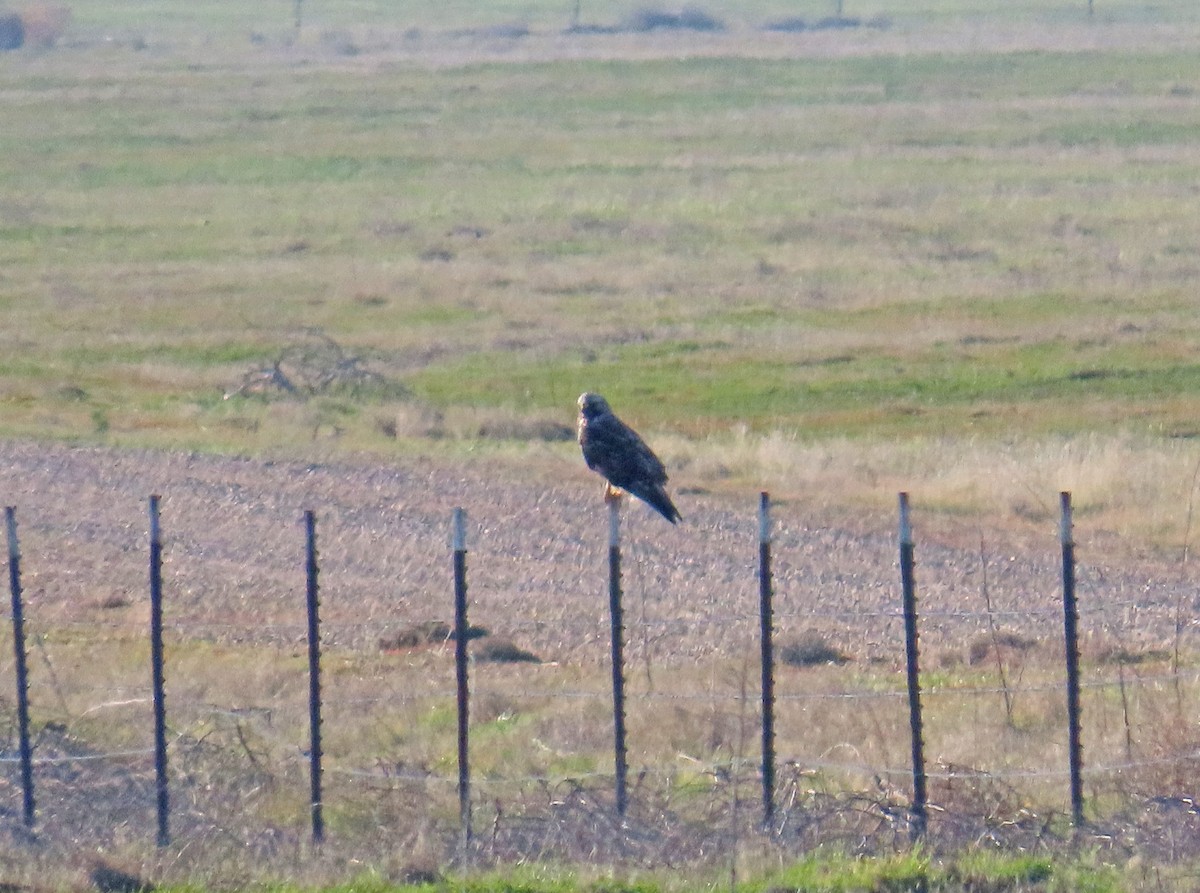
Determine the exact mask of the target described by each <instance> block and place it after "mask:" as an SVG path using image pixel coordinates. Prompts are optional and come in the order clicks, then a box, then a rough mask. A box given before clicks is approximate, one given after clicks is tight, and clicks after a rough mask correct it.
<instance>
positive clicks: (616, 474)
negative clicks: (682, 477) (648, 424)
mask: <svg viewBox="0 0 1200 893" xmlns="http://www.w3.org/2000/svg"><path fill="white" fill-rule="evenodd" d="M579 446H580V448H581V449H582V450H583V458H584V461H585V462H587V464H588V468H590V469H591V470H592V471H596V472H599V473H600V474H602V475H604V477H605V479H606V480H607V481H608V483H607V484H606V485H605V487H604V498H605V500H609V499H615V498H617V497H619V496H620V495H621V491H622V490H628V491H629V492H630V493H632V494H633V495H634V496H636V497H637V498H638V499H640V500H642V502H644V503H646V504H647V505H649V506H650V507H651V508H653V509H654V510H655V511H657V512H658V513H659V514H660V515H662V516H663V517H664V518H666V519H667V520H668V521H670V522H671V523H672V524H674V523H675V522H676V521H680V520H682V518H680V515H679V512H678V511H677V510H676V508H675V506H674V505H673V504H672V503H671V497H669V496H668V495H667V491H666V489H665V484H666V483H667V470H666V469H665V468H663V464H662V462H660V461H659V459H658V456H656V455H654V453H652V452H651V451H650V447H648V446H646V444H645V441H643V440H642V439H641V438H640V437H638V435H637V432H636V431H634V430H633V429H632V428H630V427H629V426H628V425H626V424H625V423H624V422H622V421H621V420H620V419H619V418H617V417H616V416H615V415H613V411H612V410H611V409H610V408H609V406H608V401H607V400H605V399H604V398H603V397H601V396H600V395H599V394H583V395H581V396H580V398H579Z"/></svg>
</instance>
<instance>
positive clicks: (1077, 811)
mask: <svg viewBox="0 0 1200 893" xmlns="http://www.w3.org/2000/svg"><path fill="white" fill-rule="evenodd" d="M1059 502H1060V507H1061V510H1062V511H1061V517H1060V521H1059V540H1060V541H1061V543H1062V583H1063V638H1064V640H1065V644H1066V662H1067V759H1068V761H1069V766H1070V773H1071V822H1072V823H1073V824H1074V825H1075V827H1077V828H1078V827H1080V826H1081V825H1082V824H1083V742H1082V737H1081V730H1080V706H1079V607H1078V604H1077V603H1076V600H1075V542H1074V537H1073V536H1072V532H1071V527H1072V523H1071V494H1070V493H1067V492H1065V491H1064V492H1062V493H1060V494H1059Z"/></svg>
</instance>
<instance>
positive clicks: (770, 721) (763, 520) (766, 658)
mask: <svg viewBox="0 0 1200 893" xmlns="http://www.w3.org/2000/svg"><path fill="white" fill-rule="evenodd" d="M758 597H759V598H758V606H759V631H760V640H761V645H762V802H763V827H765V828H767V829H768V830H769V829H770V828H771V826H772V825H773V824H774V821H775V654H774V643H773V641H772V637H773V635H774V625H775V623H774V616H775V615H774V608H773V606H772V588H771V502H770V497H769V496H768V495H767V493H766V491H763V492H762V493H760V494H759V500H758Z"/></svg>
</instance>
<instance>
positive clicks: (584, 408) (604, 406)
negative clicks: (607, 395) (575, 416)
mask: <svg viewBox="0 0 1200 893" xmlns="http://www.w3.org/2000/svg"><path fill="white" fill-rule="evenodd" d="M608 412H612V410H611V409H609V408H608V401H607V400H605V399H604V398H603V397H601V396H600V395H599V394H592V393H586V394H580V395H579V413H580V415H582V416H583V417H584V418H585V419H594V418H595V417H596V416H599V415H604V414H605V413H608Z"/></svg>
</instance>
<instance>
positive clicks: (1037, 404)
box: [0, 3, 1200, 541]
mask: <svg viewBox="0 0 1200 893" xmlns="http://www.w3.org/2000/svg"><path fill="white" fill-rule="evenodd" d="M286 7H287V4H279V9H277V10H275V12H276V13H277V14H278V19H277V20H272V19H271V18H269V17H267V16H266V10H264V9H258V10H257V11H256V12H255V13H254V16H253V19H254V20H253V21H250V20H248V19H249V18H251V15H250V13H247V12H235V10H237V9H240V7H236V6H235V5H233V4H224V3H210V4H196V5H194V6H192V7H189V10H190V11H189V13H188V15H187V16H185V17H182V18H180V17H176V16H175V14H174V13H173V14H172V16H171V20H170V21H165V20H158V19H156V18H155V17H154V16H153V15H152V14H150V13H144V11H143V10H142V7H141V6H137V7H124V6H121V5H120V4H117V5H111V6H110V5H101V4H98V3H96V4H77V5H76V6H75V7H74V13H75V19H74V23H73V24H72V26H71V28H70V30H69V31H68V32H67V34H65V35H64V37H63V38H62V40H61V41H60V46H59V48H57V49H56V50H54V51H47V52H25V53H17V54H9V55H8V56H6V57H5V59H4V68H3V69H2V70H0V78H2V81H0V90H2V91H3V94H4V98H5V104H6V127H5V128H4V132H3V134H2V135H0V153H2V158H3V161H2V162H0V182H3V184H4V198H3V208H2V210H3V214H2V215H0V227H2V229H0V263H2V264H3V270H4V274H3V275H4V279H3V292H2V293H0V302H2V305H0V306H2V308H3V313H4V318H5V323H6V325H5V327H4V333H3V335H2V336H0V337H3V351H4V356H3V361H2V362H0V399H2V400H3V406H4V413H3V416H2V419H0V426H2V430H3V432H4V433H5V434H7V435H9V436H21V437H24V436H37V437H53V438H63V439H72V440H86V441H96V442H109V443H125V444H152V445H158V446H168V447H184V448H198V449H212V450H218V451H226V452H228V451H233V452H247V453H264V452H267V453H269V452H277V451H280V450H285V451H289V452H292V453H303V452H306V451H309V452H311V451H313V450H317V451H320V452H322V453H328V452H329V451H331V450H332V451H334V452H341V453H356V452H367V453H374V454H377V455H383V456H387V455H393V454H395V453H396V452H397V451H399V452H413V451H415V452H418V453H419V452H425V451H428V450H431V449H432V450H435V451H442V450H444V449H445V448H446V446H447V444H446V440H447V436H448V437H449V439H450V441H452V442H453V443H454V444H455V446H456V448H458V447H463V441H466V442H467V443H466V448H467V449H470V450H472V451H475V452H478V450H479V449H480V448H481V446H482V447H488V446H491V447H493V448H495V447H499V448H500V450H501V451H502V452H503V451H505V450H508V451H511V445H512V443H513V442H517V443H519V442H520V441H522V440H524V439H526V438H528V437H529V436H531V434H530V432H533V435H532V436H535V437H537V436H539V434H540V433H542V432H544V431H546V430H547V429H548V428H549V429H551V430H552V429H554V427H555V426H557V425H569V424H570V423H571V418H572V412H573V401H574V397H575V396H576V395H577V394H578V393H579V392H580V391H582V390H584V389H585V388H591V389H596V390H601V391H603V392H605V393H606V394H607V395H608V396H609V397H610V399H611V401H612V402H613V403H614V405H616V406H617V407H619V409H620V410H623V411H624V413H625V414H626V415H627V416H629V417H631V418H633V419H634V420H636V421H637V422H639V423H640V424H641V426H642V427H644V428H649V429H651V430H654V429H657V431H658V432H659V433H677V434H679V435H680V436H681V437H682V438H684V439H685V440H686V441H687V443H688V444H689V445H694V444H704V445H706V449H707V452H708V453H709V454H710V455H714V456H716V457H717V458H716V459H714V460H713V461H712V462H710V463H708V464H709V465H721V464H725V465H728V464H729V463H722V461H721V459H720V458H719V457H720V455H721V454H722V453H723V452H724V451H725V450H727V449H729V448H730V445H731V444H734V445H735V446H736V444H737V443H741V444H742V445H743V446H744V444H745V437H746V436H749V437H751V438H754V439H756V440H758V439H761V438H771V437H774V438H775V440H774V441H773V443H774V444H775V445H776V446H778V444H779V442H780V437H781V436H782V438H783V439H785V440H791V441H793V442H794V443H795V444H796V446H797V451H796V452H795V453H794V454H793V455H792V456H791V457H790V460H789V461H788V462H787V464H788V465H790V466H792V467H795V466H798V465H800V464H801V463H802V462H803V461H804V458H805V449H806V448H809V447H811V445H812V444H821V443H836V444H837V445H838V446H837V451H838V452H839V454H844V453H846V452H850V453H854V452H855V451H857V450H860V449H861V450H865V451H867V452H872V451H874V452H876V454H878V453H879V452H886V451H887V450H888V449H889V447H888V445H890V444H894V443H896V442H897V441H898V440H899V441H903V442H905V443H907V444H910V445H912V446H911V447H910V448H912V449H915V450H916V452H918V453H920V454H921V456H922V457H923V458H922V459H920V460H917V461H916V462H912V461H908V462H906V465H905V467H904V468H901V467H898V466H896V465H895V464H893V467H891V468H884V469H882V471H884V473H885V474H888V473H890V474H894V475H897V476H898V475H908V476H909V478H910V480H911V482H912V484H913V485H919V484H921V483H925V482H927V481H929V479H930V478H934V479H936V477H937V476H938V475H939V474H942V473H944V470H942V471H939V470H937V469H935V467H934V466H935V465H937V464H942V465H943V466H944V464H945V463H946V462H947V461H949V463H950V464H951V465H953V466H957V467H963V466H964V465H967V466H969V464H970V460H969V459H968V458H966V457H960V456H956V455H953V450H951V454H950V455H948V454H947V451H946V449H945V447H944V444H945V443H946V442H947V441H949V442H951V443H953V444H962V443H966V442H969V443H970V444H972V445H973V449H974V450H975V451H978V450H979V449H981V448H982V449H984V450H985V451H987V450H988V449H989V447H990V446H991V445H995V444H1002V445H1003V447H1002V448H1003V450H1005V451H1008V450H1011V449H1013V448H1014V447H1013V446H1012V445H1013V444H1014V443H1019V444H1020V445H1019V446H1018V447H1016V448H1017V449H1019V450H1020V451H1021V452H1022V453H1023V454H1026V455H1027V456H1029V457H1036V456H1040V455H1044V454H1045V453H1046V452H1047V451H1049V453H1050V454H1051V455H1053V454H1055V453H1056V452H1058V451H1059V450H1060V446H1059V444H1060V443H1061V438H1063V437H1067V438H1071V437H1075V436H1076V435H1080V434H1085V435H1095V434H1099V435H1102V436H1104V437H1108V436H1110V435H1111V436H1113V437H1115V438H1116V440H1115V441H1114V442H1115V443H1116V444H1118V446H1117V447H1115V448H1116V449H1118V450H1122V451H1124V450H1128V451H1130V456H1131V458H1132V461H1131V462H1130V463H1129V464H1130V465H1131V466H1133V465H1140V464H1145V462H1146V461H1150V462H1156V461H1159V458H1158V457H1160V456H1163V455H1165V456H1166V459H1165V461H1167V462H1168V463H1170V464H1173V465H1175V466H1176V467H1177V468H1178V469H1179V473H1178V474H1177V475H1176V476H1175V477H1173V478H1172V479H1171V480H1170V482H1169V484H1168V487H1169V488H1170V489H1169V491H1168V492H1173V493H1178V492H1179V491H1180V488H1181V486H1183V485H1184V484H1185V483H1186V476H1187V475H1188V474H1190V470H1191V468H1190V466H1191V463H1192V462H1193V461H1194V459H1193V454H1194V451H1193V450H1191V449H1190V448H1189V446H1188V445H1187V443H1186V441H1188V440H1190V439H1191V438H1193V437H1194V436H1195V434H1196V433H1197V430H1198V429H1197V426H1196V422H1195V419H1196V417H1197V409H1198V407H1197V399H1196V396H1195V388H1194V384H1195V382H1196V379H1197V378H1198V377H1200V371H1198V370H1200V366H1198V365H1197V364H1196V363H1195V362H1194V357H1193V353H1194V348H1195V344H1196V341H1197V337H1198V331H1197V323H1196V319H1195V314H1194V300H1193V296H1192V294H1191V291H1192V284H1193V280H1194V277H1195V273H1196V270H1197V269H1198V257H1200V248H1197V245H1196V241H1195V238H1194V231H1193V223H1194V220H1195V219H1196V215H1197V211H1198V208H1197V205H1198V203H1200V200H1198V198H1197V193H1196V190H1195V183H1196V182H1197V179H1198V177H1197V173H1198V171H1197V169H1198V167H1200V162H1197V160H1196V159H1197V157H1200V156H1198V155H1197V152H1196V151H1195V149H1196V143H1197V139H1198V137H1200V101H1198V100H1197V92H1196V91H1197V89H1198V85H1197V83H1196V79H1195V75H1194V68H1193V66H1192V64H1191V63H1192V60H1193V56H1194V51H1195V42H1194V41H1193V40H1192V38H1193V37H1196V34H1197V24H1198V23H1197V22H1196V21H1195V19H1196V14H1195V11H1194V10H1193V9H1191V7H1190V6H1188V5H1187V4H1182V3H1181V4H1171V5H1161V6H1159V7H1158V8H1156V10H1154V11H1150V10H1147V9H1145V8H1143V7H1142V6H1140V5H1138V4H1132V3H1129V4H1105V3H1101V4H1099V7H1100V8H1099V9H1098V10H1097V11H1096V15H1095V16H1094V17H1093V18H1092V19H1090V20H1089V19H1088V18H1087V17H1086V15H1085V14H1084V13H1083V11H1082V9H1076V8H1073V7H1071V6H1070V4H1061V5H1060V7H1058V8H1052V9H1042V8H1041V7H1040V6H1038V5H1034V4H1029V5H1026V6H1021V5H1012V4H1003V5H1001V6H1000V7H996V5H995V4H979V5H978V7H976V8H967V6H965V5H963V4H950V3H947V4H940V5H933V4H931V5H930V7H929V8H927V9H920V8H915V7H911V6H906V7H903V8H900V7H897V8H891V7H889V6H888V5H887V4H884V3H879V4H876V5H875V6H872V7H871V9H870V10H863V11H862V13H861V14H864V15H870V16H883V17H887V18H889V19H892V20H893V24H892V25H891V27H889V28H861V29H853V30H844V31H839V32H837V33H836V34H831V33H829V32H825V31H811V32H804V33H801V34H793V35H783V36H781V35H778V34H770V33H764V32H762V31H761V30H757V29H758V25H759V24H761V23H762V22H765V21H769V20H770V19H771V18H772V16H775V15H779V14H781V13H782V12H783V10H782V9H781V8H777V7H772V6H770V5H769V4H763V5H762V6H756V7H745V8H744V9H741V8H740V9H739V15H738V17H737V21H736V22H730V27H729V30H728V31H726V32H724V33H722V34H718V35H715V36H713V35H707V34H699V35H690V34H687V33H673V32H668V33H654V34H637V33H633V34H618V35H602V36H594V35H578V36H577V37H576V38H575V39H576V40H577V44H576V45H575V46H572V45H571V42H570V37H571V36H570V35H565V36H564V35H562V34H561V33H559V31H560V30H561V29H559V30H555V28H556V26H555V25H554V24H553V23H554V21H555V16H556V15H558V13H559V12H560V10H558V8H557V7H549V6H547V7H539V6H536V5H534V4H526V5H525V6H523V7H522V9H523V13H522V14H521V15H517V13H516V12H515V11H513V10H508V9H505V8H503V7H502V6H501V5H497V6H496V7H495V8H491V7H489V9H488V15H494V16H495V17H496V19H497V20H500V21H509V20H510V19H513V18H519V19H521V20H522V21H526V22H528V25H529V27H530V28H531V29H532V33H531V34H530V35H529V36H528V37H526V38H523V39H509V40H508V41H507V43H506V42H505V41H503V40H501V41H500V43H499V44H497V42H496V39H495V38H490V37H488V36H487V35H486V34H482V35H481V34H480V33H476V32H464V31H463V30H462V28H463V27H465V25H466V24H468V23H469V24H471V25H472V27H478V28H484V27H485V26H486V25H487V23H488V22H487V21H484V19H486V18H487V16H484V17H483V18H481V19H480V20H479V21H478V22H476V20H475V19H467V18H466V17H465V15H464V17H463V18H462V19H461V20H460V27H459V28H458V29H450V28H449V18H448V17H450V16H451V15H453V14H454V11H453V10H452V9H451V7H445V8H444V9H442V8H440V7H439V9H441V11H440V12H439V13H437V14H433V13H429V14H428V16H427V17H426V18H418V19H415V20H414V21H413V22H412V23H409V22H408V21H407V20H400V19H398V18H397V17H396V14H395V13H389V12H387V11H386V8H385V7H383V6H382V5H379V6H375V5H372V4H358V5H354V6H338V7H336V8H334V7H332V6H328V7H327V6H325V5H321V4H312V5H310V6H309V7H308V8H307V9H306V15H308V16H309V17H310V18H311V24H309V25H304V26H302V28H301V31H300V32H299V33H298V34H293V33H292V32H291V31H290V30H289V26H290V15H291V10H290V9H287V8H286ZM360 7H361V8H360ZM811 7H812V8H811V9H804V10H800V9H795V10H792V14H793V15H795V14H801V15H804V16H807V17H808V18H810V19H811V20H814V21H815V20H816V18H817V17H818V16H819V15H820V14H822V13H823V12H827V10H824V7H823V5H822V4H811ZM993 7H996V8H993ZM714 12H716V13H719V12H720V10H714ZM851 12H852V11H851V10H847V14H850V13H851ZM459 13H460V14H461V11H459ZM584 13H585V14H584V16H583V17H584V19H585V20H586V19H587V15H586V13H587V9H586V7H585V8H584ZM441 16H446V17H447V18H446V19H443V18H441ZM618 18H619V17H618ZM489 21H490V20H489ZM356 22H357V23H359V24H358V25H355V23H356ZM409 28H419V29H421V30H420V33H419V34H417V35H415V36H414V35H413V34H410V33H409V31H408V29H409ZM339 29H341V30H339ZM345 29H349V30H345ZM1167 33H1169V35H1170V36H1169V37H1166V36H1164V35H1165V34H1167ZM406 34H407V35H408V36H407V37H406V36H405V35H406ZM1196 39H1200V38H1196ZM1056 40H1057V41H1058V42H1059V43H1060V44H1061V45H1056ZM1013 41H1017V42H1018V45H1016V46H1012V45H1011V44H1012V42H1013ZM1022 41H1024V43H1021V42H1022ZM526 43H527V44H528V45H529V47H528V48H527V49H526V48H523V47H524V44H526ZM1109 44H1112V46H1109ZM974 46H978V47H979V51H970V52H964V51H963V50H964V49H967V48H970V47H974ZM1031 48H1032V50H1031ZM1033 50H1035V51H1033ZM472 55H474V56H475V57H478V58H479V59H480V60H483V61H476V62H470V61H468V60H469V59H470V58H472ZM575 55H578V56H579V58H570V59H566V58H562V57H564V56H575ZM314 333H321V335H323V336H325V337H328V338H331V339H334V341H336V343H337V344H338V345H339V346H340V347H341V349H342V350H343V351H344V352H345V354H346V355H348V356H350V357H352V358H354V359H356V360H358V361H360V362H361V363H362V364H363V365H364V367H365V368H366V369H367V370H369V371H370V372H372V373H374V375H373V376H372V377H370V378H369V379H367V380H364V381H357V382H344V384H346V386H345V387H341V388H338V387H337V386H336V384H337V382H335V386H334V387H332V388H329V389H328V392H326V393H322V394H319V395H317V396H316V398H315V399H311V400H308V401H296V400H278V399H271V397H273V396H279V395H267V396H266V397H264V396H254V395H249V396H246V395H245V394H244V392H238V394H237V395H236V396H234V397H233V398H232V399H228V400H226V399H222V398H223V397H224V396H225V395H226V394H228V393H229V392H231V391H238V388H239V386H240V385H242V384H243V381H244V377H245V376H246V375H247V373H249V372H251V371H252V370H255V369H258V368H263V367H269V366H270V364H271V363H272V362H273V361H275V360H277V359H279V358H280V357H281V356H285V355H286V354H287V352H288V351H293V352H295V351H303V350H305V349H306V347H305V345H309V344H311V343H312V341H313V339H314V338H315V337H316V335H315V334H314ZM480 429H485V430H486V431H488V432H490V433H491V435H492V436H490V437H486V438H484V439H483V443H482V444H481V443H480V438H479V437H478V436H477V435H478V433H479V431H480ZM431 434H432V435H435V437H436V438H437V440H436V442H435V443H433V444H432V445H431V444H430V439H429V438H430V435H431ZM543 436H544V435H543ZM739 438H741V440H740V441H739V440H738V439H739ZM1181 439H1182V441H1184V442H1183V443H1182V444H1181V443H1180V441H1181ZM497 441H503V442H507V444H508V445H507V446H506V445H505V443H497ZM921 443H925V444H926V446H925V447H924V448H922V447H920V446H919V444H921ZM881 444H882V445H884V449H883V450H882V451H881V450H879V446H880V445H881ZM980 444H983V445H984V446H983V447H981V446H980ZM285 445H289V446H285ZM688 449H694V446H689V447H688ZM491 451H493V452H494V451H495V450H494V449H492V450H491ZM741 455H743V456H745V455H746V451H745V450H744V449H743V450H742V451H741ZM1146 456H1151V457H1153V458H1150V459H1149V460H1147V459H1146V458H1145V457H1146ZM1002 460H1003V457H1002V456H1001V457H999V461H1002ZM702 466H703V463H701V467H702ZM745 472H746V473H745V474H744V475H739V479H741V480H744V479H745V478H747V477H749V478H761V476H762V473H761V470H759V469H756V468H748V469H745ZM1155 479H1156V480H1158V479H1161V478H1160V477H1159V476H1155ZM766 482H767V483H768V484H771V485H773V486H775V487H776V488H779V487H785V488H786V487H788V486H794V485H795V483H796V482H795V481H789V480H788V479H787V477H786V476H779V475H775V476H774V478H773V479H769V480H767V481H766ZM1073 482H1074V478H1073V477H1072V476H1071V474H1069V473H1066V474H1063V475H1060V481H1059V482H1058V484H1057V486H1070V485H1072V484H1073ZM931 485H932V486H936V483H935V482H931ZM1038 485H1039V486H1040V482H1038ZM1111 487H1112V488H1113V489H1119V488H1120V484H1119V483H1117V482H1112V484H1111ZM850 489H851V491H860V492H858V496H859V497H860V498H863V499H868V500H869V499H871V496H870V494H869V493H865V492H861V488H857V487H853V486H851V487H850ZM946 498H949V499H950V500H951V501H953V500H954V499H956V498H958V497H956V496H954V495H952V494H951V495H949V496H947V497H946ZM1130 520H1131V519H1130V518H1128V517H1121V516H1120V513H1118V516H1115V517H1114V518H1113V519H1112V523H1113V524H1114V525H1115V526H1118V527H1120V526H1121V525H1122V524H1128V523H1129V522H1130ZM1133 523H1134V526H1137V524H1138V523H1140V524H1141V527H1142V529H1143V530H1147V529H1148V531H1149V532H1150V533H1151V535H1154V534H1156V533H1157V532H1158V527H1159V525H1158V524H1157V523H1156V522H1155V520H1154V519H1152V518H1151V519H1133ZM1173 534H1174V535H1175V536H1176V541H1178V538H1179V536H1180V535H1181V532H1180V531H1178V530H1176V531H1173Z"/></svg>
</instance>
